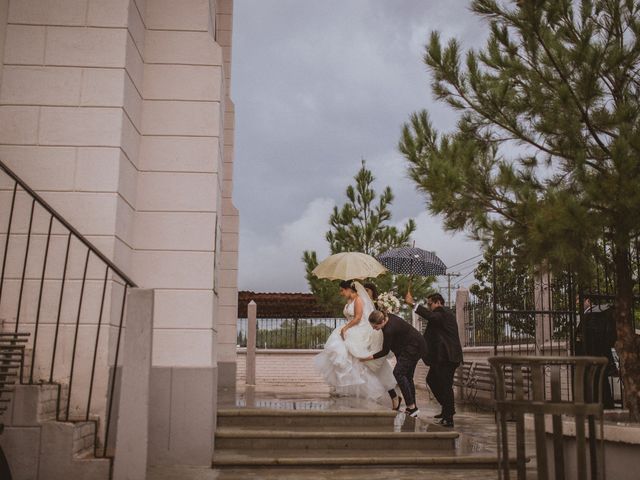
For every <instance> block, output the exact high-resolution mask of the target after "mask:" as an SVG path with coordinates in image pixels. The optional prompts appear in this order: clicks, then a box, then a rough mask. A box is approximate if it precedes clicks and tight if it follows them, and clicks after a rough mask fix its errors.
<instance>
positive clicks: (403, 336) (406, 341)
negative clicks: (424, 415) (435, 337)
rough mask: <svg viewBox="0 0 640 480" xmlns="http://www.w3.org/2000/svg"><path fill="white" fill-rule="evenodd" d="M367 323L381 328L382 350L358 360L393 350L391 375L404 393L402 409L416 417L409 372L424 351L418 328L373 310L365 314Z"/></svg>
mask: <svg viewBox="0 0 640 480" xmlns="http://www.w3.org/2000/svg"><path fill="white" fill-rule="evenodd" d="M369 323H370V324H371V326H372V327H373V328H374V329H375V330H382V334H383V335H384V342H383V344H382V350H380V351H379V352H378V353H375V354H374V355H372V356H370V357H368V358H363V359H362V360H363V361H367V360H373V359H376V358H381V357H385V356H387V354H388V353H389V351H391V352H393V354H394V355H395V356H396V366H395V368H394V369H393V376H394V377H395V378H396V381H397V382H398V386H399V387H400V391H401V392H402V394H403V395H404V401H405V403H406V405H407V409H406V410H405V413H406V414H407V415H411V416H412V417H417V416H418V413H420V411H419V410H418V407H417V406H416V386H415V384H414V383H413V375H414V373H415V371H416V365H417V364H418V361H419V360H420V359H421V358H423V357H424V356H425V355H426V351H427V342H426V341H425V339H424V337H423V336H422V335H421V334H420V332H419V331H418V330H416V329H415V328H413V327H412V326H411V325H410V324H409V323H407V322H405V321H404V320H403V319H402V318H400V317H398V316H396V315H393V314H392V313H384V312H381V311H379V310H375V311H373V312H372V313H371V314H370V315H369Z"/></svg>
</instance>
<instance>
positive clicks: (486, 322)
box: [461, 299, 494, 347]
mask: <svg viewBox="0 0 640 480" xmlns="http://www.w3.org/2000/svg"><path fill="white" fill-rule="evenodd" d="M464 318H465V322H464V338H463V339H461V340H462V343H463V346H465V347H488V346H492V345H493V343H494V337H493V308H492V307H491V304H490V303H488V302H483V301H481V300H478V299H472V300H470V301H469V302H467V303H466V304H465V306H464Z"/></svg>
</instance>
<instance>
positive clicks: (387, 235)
mask: <svg viewBox="0 0 640 480" xmlns="http://www.w3.org/2000/svg"><path fill="white" fill-rule="evenodd" d="M354 180H355V185H349V186H348V187H347V189H346V196H347V202H346V203H345V204H344V205H342V207H340V208H338V207H337V206H336V207H334V209H333V212H332V214H331V216H330V218H329V225H330V228H329V231H328V232H327V233H326V239H327V242H329V249H330V251H331V254H334V253H340V252H362V253H367V254H369V255H373V256H377V255H379V254H381V253H383V252H385V251H387V250H389V249H391V248H396V247H403V246H408V245H409V242H410V239H411V234H412V233H413V232H415V229H416V224H415V221H414V220H413V219H409V220H408V221H407V223H406V224H405V225H404V226H403V227H402V228H401V229H399V228H397V227H396V226H394V225H391V224H390V221H391V210H390V206H391V204H392V203H393V193H392V191H391V189H390V188H389V187H386V188H385V189H384V190H383V191H382V194H381V195H380V196H378V194H377V193H376V191H375V190H374V188H373V182H374V181H375V177H374V176H373V174H372V172H371V170H369V169H368V168H367V167H366V165H365V163H364V162H362V167H361V168H360V170H359V171H358V173H357V174H356V175H355V177H354ZM302 260H303V262H304V264H305V271H306V279H307V282H308V283H309V288H310V290H311V291H312V292H313V294H314V295H315V296H316V299H317V301H318V303H320V304H321V305H323V306H324V307H325V308H327V309H328V310H329V311H331V312H333V313H334V314H335V315H337V316H339V315H342V308H343V306H344V302H343V301H342V300H341V298H340V296H339V294H338V284H339V282H337V281H331V280H326V279H319V278H317V277H316V276H315V275H313V274H312V273H311V272H312V271H313V269H314V268H315V267H316V266H317V265H318V258H317V255H316V252H313V251H305V252H304V254H303V257H302ZM433 280H434V279H433V277H414V278H413V279H412V281H411V291H412V292H413V293H414V296H415V297H416V298H424V297H425V296H426V295H427V294H428V293H430V292H431V284H432V283H433ZM371 281H373V283H375V284H376V286H377V287H378V290H379V291H380V292H383V291H390V290H393V291H395V292H396V293H397V294H398V295H401V296H404V295H405V294H406V293H407V287H408V285H409V281H410V279H409V277H407V276H406V275H392V274H390V273H388V274H385V275H381V276H379V277H377V278H375V279H372V280H371Z"/></svg>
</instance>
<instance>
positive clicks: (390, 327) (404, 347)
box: [373, 314, 427, 360]
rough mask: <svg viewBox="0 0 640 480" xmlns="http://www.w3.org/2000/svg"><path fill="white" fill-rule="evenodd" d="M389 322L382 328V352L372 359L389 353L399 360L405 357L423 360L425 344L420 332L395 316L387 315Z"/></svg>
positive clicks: (425, 351) (425, 349) (425, 350)
mask: <svg viewBox="0 0 640 480" xmlns="http://www.w3.org/2000/svg"><path fill="white" fill-rule="evenodd" d="M388 317H389V321H388V322H387V324H386V325H385V326H384V327H382V333H383V335H384V343H383V344H382V350H380V351H379V352H378V353H376V354H375V355H374V356H373V358H380V357H384V356H386V355H387V354H388V353H389V352H390V351H391V352H393V354H394V355H395V356H396V358H400V357H401V356H406V357H409V358H411V359H414V360H419V359H421V358H423V357H424V356H425V355H426V353H427V344H426V342H425V340H424V337H423V336H422V335H420V332H419V331H418V330H416V329H415V328H413V327H412V326H411V325H410V324H409V323H407V322H405V321H404V320H403V319H402V318H400V317H398V316H397V315H393V314H389V315H388Z"/></svg>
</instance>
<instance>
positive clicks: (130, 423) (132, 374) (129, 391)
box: [113, 288, 153, 480]
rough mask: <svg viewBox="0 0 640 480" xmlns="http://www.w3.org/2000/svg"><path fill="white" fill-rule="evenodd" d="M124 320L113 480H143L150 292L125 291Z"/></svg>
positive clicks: (150, 327)
mask: <svg viewBox="0 0 640 480" xmlns="http://www.w3.org/2000/svg"><path fill="white" fill-rule="evenodd" d="M126 319H127V323H126V327H125V330H124V346H123V347H124V350H123V356H122V377H121V378H122V380H121V382H120V404H119V408H118V423H117V425H118V430H117V434H116V435H117V436H116V453H115V459H114V465H113V479H114V480H145V479H146V478H147V459H148V451H149V448H148V445H149V388H150V387H149V385H150V379H151V354H152V345H153V290H143V289H140V288H132V289H131V290H129V294H128V296H127V315H126ZM113 368H117V365H114V367H113ZM113 388H115V386H114V387H113Z"/></svg>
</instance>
